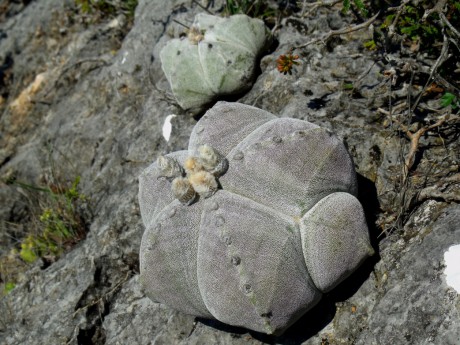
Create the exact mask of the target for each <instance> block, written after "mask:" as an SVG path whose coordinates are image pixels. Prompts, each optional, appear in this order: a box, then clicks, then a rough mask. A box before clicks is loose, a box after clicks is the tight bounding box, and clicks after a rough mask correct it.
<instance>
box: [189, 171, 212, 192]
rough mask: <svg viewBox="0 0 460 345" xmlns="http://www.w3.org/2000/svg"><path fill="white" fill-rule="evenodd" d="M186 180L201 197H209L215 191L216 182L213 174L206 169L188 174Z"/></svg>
mask: <svg viewBox="0 0 460 345" xmlns="http://www.w3.org/2000/svg"><path fill="white" fill-rule="evenodd" d="M188 180H189V181H190V183H191V185H192V186H193V188H194V189H195V191H196V192H197V193H198V194H200V196H202V197H203V198H209V197H210V196H212V195H213V194H214V193H215V192H217V189H218V187H219V186H218V184H217V180H216V178H215V176H214V175H213V174H211V173H210V172H207V171H204V170H203V171H199V172H196V173H193V174H191V175H190V176H189V178H188Z"/></svg>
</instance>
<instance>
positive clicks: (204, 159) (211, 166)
mask: <svg viewBox="0 0 460 345" xmlns="http://www.w3.org/2000/svg"><path fill="white" fill-rule="evenodd" d="M198 153H199V158H200V162H201V164H202V165H203V167H204V169H205V170H206V171H209V172H210V173H211V174H213V175H215V176H222V175H223V174H225V172H226V171H227V169H228V160H227V159H226V158H225V157H223V156H222V155H221V154H220V153H219V152H217V151H216V150H215V149H214V148H212V147H211V146H209V145H206V144H205V145H201V146H200V147H199V148H198Z"/></svg>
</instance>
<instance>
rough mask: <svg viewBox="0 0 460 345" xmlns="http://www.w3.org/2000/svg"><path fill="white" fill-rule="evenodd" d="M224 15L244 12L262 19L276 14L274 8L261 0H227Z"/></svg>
mask: <svg viewBox="0 0 460 345" xmlns="http://www.w3.org/2000/svg"><path fill="white" fill-rule="evenodd" d="M224 13H225V15H227V16H232V15H235V14H246V15H248V16H250V17H252V18H260V19H264V18H267V17H272V16H274V15H275V14H276V10H275V9H273V8H270V7H269V6H268V4H266V2H265V1H263V0H255V1H254V0H227V1H226V4H225V10H224Z"/></svg>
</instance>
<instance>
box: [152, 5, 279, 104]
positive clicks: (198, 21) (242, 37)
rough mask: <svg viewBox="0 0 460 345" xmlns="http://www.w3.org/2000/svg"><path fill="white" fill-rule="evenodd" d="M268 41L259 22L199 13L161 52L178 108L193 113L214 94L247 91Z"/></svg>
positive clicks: (209, 100)
mask: <svg viewBox="0 0 460 345" xmlns="http://www.w3.org/2000/svg"><path fill="white" fill-rule="evenodd" d="M270 41H271V34H270V32H269V30H268V29H267V27H266V26H265V25H264V23H263V21H261V20H259V19H254V18H250V17H248V16H246V15H243V14H241V15H235V16H231V17H228V18H222V17H217V16H211V15H209V14H204V13H200V14H197V15H196V17H195V21H194V23H193V25H192V26H191V28H190V30H189V32H188V35H187V36H186V37H184V38H182V39H173V40H171V41H169V42H168V43H167V44H166V46H165V47H164V48H163V49H162V50H161V52H160V59H161V66H162V68H163V71H164V73H165V75H166V78H167V79H168V81H169V84H170V85H171V89H172V92H173V94H174V96H175V97H176V100H177V102H178V103H179V105H180V106H181V107H182V108H183V109H185V110H190V112H192V113H195V112H197V111H199V110H201V108H202V107H203V106H204V105H206V104H208V103H210V102H211V101H213V100H215V99H217V98H218V97H219V96H222V95H230V94H234V93H240V92H242V91H244V90H246V89H248V88H250V87H251V86H252V83H253V79H254V78H253V77H254V71H255V68H256V61H257V58H258V56H259V55H260V54H261V52H262V51H263V50H264V49H266V48H267V45H268V44H269V43H270Z"/></svg>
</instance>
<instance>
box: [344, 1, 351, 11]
mask: <svg viewBox="0 0 460 345" xmlns="http://www.w3.org/2000/svg"><path fill="white" fill-rule="evenodd" d="M342 6H343V8H342V13H347V12H348V11H349V10H350V0H343V3H342Z"/></svg>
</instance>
